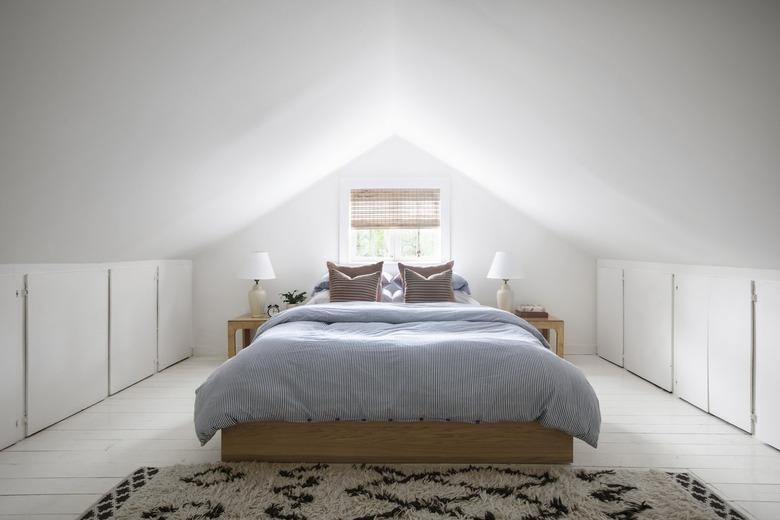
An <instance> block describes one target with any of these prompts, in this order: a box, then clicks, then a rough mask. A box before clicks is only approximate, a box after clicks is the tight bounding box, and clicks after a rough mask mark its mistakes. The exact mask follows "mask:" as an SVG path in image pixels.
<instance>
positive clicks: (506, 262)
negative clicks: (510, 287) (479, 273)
mask: <svg viewBox="0 0 780 520" xmlns="http://www.w3.org/2000/svg"><path fill="white" fill-rule="evenodd" d="M487 277H488V278H495V279H498V280H519V279H521V278H524V277H525V273H524V272H523V267H522V266H521V265H520V264H519V263H517V262H515V261H514V260H513V259H512V257H511V256H510V255H509V253H507V252H505V251H498V252H497V253H496V255H495V256H494V257H493V263H492V264H490V271H488V275H487Z"/></svg>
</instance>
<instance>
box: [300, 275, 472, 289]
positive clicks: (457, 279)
mask: <svg viewBox="0 0 780 520" xmlns="http://www.w3.org/2000/svg"><path fill="white" fill-rule="evenodd" d="M388 286H393V287H395V286H397V287H398V288H399V289H402V290H403V282H402V281H401V274H400V273H398V274H396V275H395V276H394V277H393V278H392V280H391V281H390V282H388V283H385V284H384V288H385V289H387V288H388ZM327 288H328V283H327V281H326V282H325V289H327ZM452 290H453V291H455V292H459V291H460V292H464V293H466V294H471V287H469V282H468V280H466V279H465V278H463V277H462V276H461V275H459V274H458V273H455V272H453V273H452ZM314 292H317V291H314Z"/></svg>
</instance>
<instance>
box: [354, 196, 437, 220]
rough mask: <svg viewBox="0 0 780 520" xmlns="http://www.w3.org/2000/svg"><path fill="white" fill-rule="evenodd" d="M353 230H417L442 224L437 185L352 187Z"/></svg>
mask: <svg viewBox="0 0 780 520" xmlns="http://www.w3.org/2000/svg"><path fill="white" fill-rule="evenodd" d="M350 198H351V204H350V208H351V209H350V221H351V225H352V228H353V229H420V228H437V227H440V226H441V191H440V190H439V189H438V188H403V189H402V188H376V189H375V188H367V189H355V190H351V195H350Z"/></svg>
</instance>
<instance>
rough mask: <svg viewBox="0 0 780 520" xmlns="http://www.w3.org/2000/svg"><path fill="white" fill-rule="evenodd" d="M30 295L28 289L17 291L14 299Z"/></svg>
mask: <svg viewBox="0 0 780 520" xmlns="http://www.w3.org/2000/svg"><path fill="white" fill-rule="evenodd" d="M29 295H30V291H29V290H28V289H19V290H18V291H16V297H17V298H25V297H27V296H29Z"/></svg>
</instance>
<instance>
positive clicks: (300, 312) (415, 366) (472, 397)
mask: <svg viewBox="0 0 780 520" xmlns="http://www.w3.org/2000/svg"><path fill="white" fill-rule="evenodd" d="M334 420H342V421H361V420H366V421H390V420H393V421H419V420H425V421H445V420H450V421H459V422H475V421H484V422H497V421H518V422H525V421H535V420H538V421H540V422H541V423H542V424H543V425H545V426H547V427H550V428H556V429H559V430H563V431H565V432H567V433H570V434H571V435H573V436H575V437H579V438H580V439H582V440H584V441H585V442H587V443H588V444H590V445H592V446H596V444H597V442H598V435H599V426H600V423H601V416H600V413H599V403H598V399H597V398H596V394H595V393H594V391H593V389H592V388H591V386H590V384H589V383H588V381H587V380H586V379H585V376H584V375H583V374H582V372H581V371H580V370H579V369H578V368H576V367H575V366H574V365H572V364H571V363H569V362H567V361H564V360H563V359H560V358H559V357H558V356H556V355H555V354H554V353H553V352H551V351H550V349H549V345H548V344H547V342H546V341H545V340H544V338H543V337H542V336H541V335H540V334H539V332H538V331H537V330H536V329H534V328H533V327H531V326H530V325H529V324H527V323H526V322H525V321H524V320H522V319H520V318H518V317H516V316H514V315H513V314H511V313H508V312H504V311H500V310H497V309H493V308H490V307H482V306H478V305H463V304H458V303H441V304H439V303H436V304H431V303H428V304H390V303H357V302H351V303H330V304H323V305H305V306H301V307H296V308H294V309H290V310H288V311H285V312H283V313H281V314H279V315H277V316H276V317H274V318H273V319H271V320H269V321H268V322H267V323H266V324H265V325H263V326H262V327H261V328H260V329H259V330H258V332H257V335H256V337H255V339H254V341H253V342H252V345H251V346H250V347H248V348H246V349H243V350H242V351H241V352H239V354H238V355H237V356H236V357H234V358H232V359H230V360H228V361H227V362H226V363H224V364H223V365H222V366H221V367H219V368H218V369H217V370H215V371H214V372H213V373H212V374H211V375H210V376H209V378H208V379H207V380H206V382H205V383H203V385H201V387H200V388H198V390H197V396H196V400H195V429H196V431H197V434H198V438H199V439H200V441H201V442H203V443H205V442H207V441H208V440H209V439H210V438H211V437H212V436H213V435H214V434H215V433H216V432H217V431H218V430H219V429H221V428H225V427H228V426H232V425H235V424H239V423H244V422H252V421H293V422H304V421H334Z"/></svg>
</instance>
